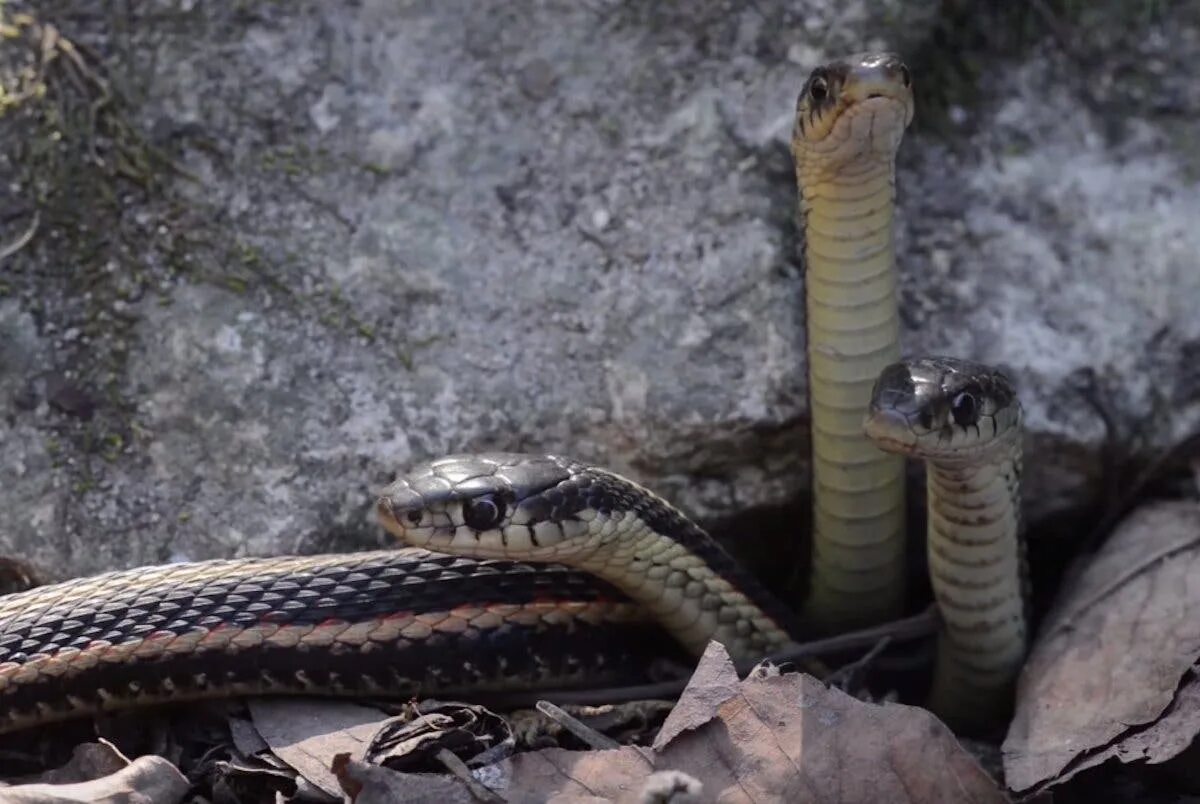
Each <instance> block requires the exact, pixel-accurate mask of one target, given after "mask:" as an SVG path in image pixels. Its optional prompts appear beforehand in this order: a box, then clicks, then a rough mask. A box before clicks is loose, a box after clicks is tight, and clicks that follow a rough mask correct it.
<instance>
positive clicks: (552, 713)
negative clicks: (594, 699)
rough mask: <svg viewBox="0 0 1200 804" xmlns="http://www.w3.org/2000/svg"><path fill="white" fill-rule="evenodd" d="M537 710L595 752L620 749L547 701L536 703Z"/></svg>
mask: <svg viewBox="0 0 1200 804" xmlns="http://www.w3.org/2000/svg"><path fill="white" fill-rule="evenodd" d="M537 710H538V711H539V712H541V713H542V714H543V715H545V716H546V717H548V718H550V719H551V720H553V721H554V722H555V723H557V724H558V725H560V726H562V727H563V728H564V729H566V730H567V731H569V732H571V733H572V734H574V735H575V736H576V737H578V738H579V739H580V740H583V741H584V742H585V743H587V744H588V745H589V746H590V747H592V748H595V749H596V750H597V751H608V750H609V749H612V748H620V747H621V744H620V743H618V742H617V741H616V740H614V739H613V738H611V737H607V736H605V735H603V734H601V733H600V732H598V731H596V730H595V729H593V728H592V727H591V726H588V725H587V724H586V723H584V722H582V721H581V720H579V719H578V718H576V717H573V716H572V715H570V714H568V713H567V712H564V711H563V710H562V709H561V708H559V707H558V706H555V705H554V704H552V703H550V702H549V701H538V702H537Z"/></svg>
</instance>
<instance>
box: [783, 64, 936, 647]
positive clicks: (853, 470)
mask: <svg viewBox="0 0 1200 804" xmlns="http://www.w3.org/2000/svg"><path fill="white" fill-rule="evenodd" d="M912 117H913V97H912V80H911V78H910V76H909V72H908V68H906V67H905V66H904V64H903V63H902V62H901V61H900V59H899V58H898V57H896V56H895V55H893V54H890V53H866V54H859V55H856V56H851V57H848V58H846V59H840V60H838V61H834V62H832V63H830V64H826V65H824V66H822V67H818V68H817V69H815V70H813V71H812V74H811V75H810V76H809V78H808V80H807V81H806V82H805V84H804V87H803V88H802V89H801V91H800V95H799V97H798V99H797V102H796V116H795V125H794V128H793V132H792V142H791V146H792V158H793V161H794V162H795V167H796V183H797V186H798V188H799V212H800V216H799V217H800V221H799V224H800V225H799V228H800V230H801V233H802V235H803V238H804V261H805V307H806V322H807V332H808V385H809V392H808V393H809V410H810V416H811V420H812V473H813V483H812V488H813V518H812V522H813V536H812V540H813V544H812V555H813V560H812V580H811V583H810V589H809V597H808V600H807V603H806V610H805V614H806V619H807V620H809V621H810V622H811V623H812V624H813V625H814V626H816V627H819V628H822V629H823V630H839V629H844V628H848V627H856V626H862V625H870V624H872V623H875V622H878V621H880V620H885V619H889V618H891V617H895V616H898V614H899V612H900V611H901V609H902V608H903V605H904V595H905V585H904V580H905V575H904V573H905V563H904V550H905V533H904V515H905V499H904V462H903V460H902V459H900V458H898V457H897V456H895V455H888V454H886V453H883V452H880V451H879V450H877V449H876V448H875V447H874V445H872V444H871V442H870V441H869V440H868V439H867V438H865V437H864V436H863V433H862V416H863V412H864V411H865V410H866V408H867V403H868V401H869V400H870V397H871V384H872V383H873V382H874V381H875V378H876V377H877V376H879V372H880V371H882V370H883V368H884V366H886V365H888V364H889V363H892V362H894V361H896V360H898V359H899V358H900V345H899V343H900V323H899V322H900V314H899V304H898V302H897V299H896V269H895V255H894V250H895V249H894V246H893V231H892V230H893V226H892V216H893V213H894V207H895V203H894V201H895V194H896V179H895V176H896V172H895V159H896V150H897V148H898V147H899V145H900V140H901V138H902V137H903V135H904V130H905V128H906V127H907V126H908V124H909V122H910V121H911V120H912Z"/></svg>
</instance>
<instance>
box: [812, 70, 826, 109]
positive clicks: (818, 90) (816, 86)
mask: <svg viewBox="0 0 1200 804" xmlns="http://www.w3.org/2000/svg"><path fill="white" fill-rule="evenodd" d="M808 96H809V97H810V98H812V99H813V100H814V101H815V102H817V103H820V102H821V101H823V100H825V99H826V98H828V97H829V83H828V82H827V81H826V80H825V78H824V77H823V76H820V75H814V76H813V77H812V79H810V80H809V82H808Z"/></svg>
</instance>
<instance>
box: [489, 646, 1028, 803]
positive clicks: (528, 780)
mask: <svg viewBox="0 0 1200 804" xmlns="http://www.w3.org/2000/svg"><path fill="white" fill-rule="evenodd" d="M722 654H723V651H717V650H709V651H706V652H705V658H704V660H702V664H709V665H710V666H709V667H706V668H703V673H701V669H698V670H697V674H698V675H702V678H706V679H709V680H713V679H721V678H723V677H724V675H723V673H724V671H723V670H721V669H720V667H719V666H720V665H723V664H724V662H725V661H726V659H725V657H724V656H723V655H722ZM713 665H717V667H714V666H713ZM706 683H707V682H706ZM733 693H734V694H733V695H732V696H731V697H729V698H728V699H726V700H724V701H723V702H721V703H720V704H718V705H717V706H716V711H715V713H713V715H712V716H711V717H710V718H709V719H708V720H707V721H705V722H703V723H700V724H699V725H691V728H690V730H688V731H684V732H681V733H677V734H676V736H675V737H674V738H673V739H670V740H669V742H668V744H667V745H666V747H665V748H664V749H663V750H662V751H661V752H656V751H653V750H650V749H645V748H637V747H630V746H626V747H623V748H619V749H613V750H608V751H567V750H563V749H558V748H551V749H545V750H543V751H537V752H531V753H526V754H518V755H517V756H514V757H512V758H511V759H509V760H505V761H504V762H501V763H497V764H496V765H493V766H491V767H490V768H481V769H479V770H477V771H475V773H474V776H475V778H477V779H479V780H481V781H482V782H484V783H485V784H486V785H487V786H488V787H489V788H490V789H492V790H494V791H495V792H497V793H499V794H500V795H502V796H504V797H505V798H506V799H507V800H508V801H510V802H525V801H529V802H534V801H560V802H567V801H570V802H575V801H616V802H641V801H644V800H661V791H659V790H658V789H657V788H656V787H655V785H661V779H662V777H658V778H656V779H654V780H651V779H650V777H651V775H652V774H654V773H655V772H659V771H681V772H682V773H683V774H685V777H676V778H679V779H682V778H687V779H689V784H692V783H698V784H699V785H700V788H701V792H700V793H699V794H698V795H699V798H700V800H703V801H721V802H742V801H746V802H751V801H805V802H829V803H830V804H850V803H851V802H878V801H887V802H896V803H897V804H903V803H904V802H914V803H915V802H920V803H921V804H926V803H927V802H988V803H989V804H990V803H991V802H996V803H997V804H998V803H999V802H1003V801H1005V800H1006V798H1005V796H1004V794H1003V793H1002V792H1001V791H1000V790H999V788H997V787H996V785H995V783H994V782H993V781H992V780H991V778H990V777H988V775H987V774H986V773H985V772H984V771H983V769H982V768H980V766H979V764H978V763H977V762H976V761H975V759H974V758H973V757H972V756H971V755H970V754H969V753H968V752H967V751H966V750H965V749H963V747H962V746H961V745H959V743H958V742H957V741H956V740H955V738H954V735H953V734H952V733H951V732H950V730H949V729H948V728H946V727H945V726H944V725H943V724H942V723H941V722H940V721H939V720H937V718H935V717H934V716H933V715H932V714H930V713H929V712H927V711H925V710H924V709H919V708H917V707H912V706H902V705H899V704H883V705H879V704H870V703H864V702H863V701H859V700H857V699H855V698H852V697H851V696H849V695H846V694H845V693H843V692H841V691H839V690H836V689H828V688H827V687H825V685H824V684H822V683H821V682H820V681H818V680H817V679H815V678H813V677H811V676H807V675H802V674H789V675H781V676H773V677H766V678H758V677H752V678H748V679H746V680H744V681H740V682H738V683H737V686H736V688H735V689H734V691H733ZM703 709H704V707H703V706H698V707H697V709H696V712H695V713H694V714H693V715H689V716H688V720H687V721H686V722H688V723H689V724H695V722H696V721H698V720H700V719H701V717H702V716H703ZM647 785H650V789H647ZM687 794H688V795H693V794H694V793H692V792H690V788H689V792H688V793H687Z"/></svg>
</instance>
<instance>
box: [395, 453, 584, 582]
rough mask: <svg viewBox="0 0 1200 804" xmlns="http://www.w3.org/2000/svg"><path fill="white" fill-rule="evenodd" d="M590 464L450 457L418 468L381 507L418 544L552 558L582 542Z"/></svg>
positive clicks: (398, 532) (399, 532) (548, 458)
mask: <svg viewBox="0 0 1200 804" xmlns="http://www.w3.org/2000/svg"><path fill="white" fill-rule="evenodd" d="M585 469H586V468H585V467H584V466H583V465H581V464H578V463H577V462H575V461H572V460H570V459H567V458H561V457H557V456H554V455H524V454H520V453H510V452H495V453H482V454H476V455H448V456H446V457H444V458H438V459H437V460H434V461H430V462H428V463H424V464H419V465H417V466H414V467H413V468H412V469H411V470H410V471H409V472H408V473H406V474H405V475H403V476H402V477H400V478H398V479H397V480H396V481H395V482H393V483H392V484H391V485H389V486H388V487H387V488H385V489H384V490H383V492H382V493H381V495H380V498H379V501H378V503H377V506H376V507H377V510H378V513H379V519H380V522H381V523H382V524H383V526H384V527H385V528H387V529H388V531H390V532H391V533H392V534H394V535H395V536H397V537H399V539H400V540H401V541H403V542H404V543H406V544H410V545H413V546H415V547H428V548H431V549H434V550H446V551H448V552H455V553H459V554H463V555H472V556H477V557H484V558H504V557H508V556H515V557H520V558H541V559H544V560H551V559H554V558H558V557H560V556H562V555H565V554H566V553H567V552H568V551H577V550H578V549H580V547H581V545H580V537H581V536H582V535H583V534H584V533H585V532H586V526H585V522H584V521H583V519H581V517H586V516H588V511H589V510H590V509H589V505H590V503H589V499H588V497H589V494H588V490H589V486H590V485H591V484H590V482H589V478H590V476H589V474H588V473H587V472H586V470H585Z"/></svg>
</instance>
